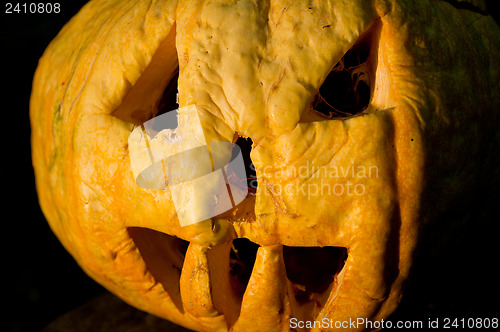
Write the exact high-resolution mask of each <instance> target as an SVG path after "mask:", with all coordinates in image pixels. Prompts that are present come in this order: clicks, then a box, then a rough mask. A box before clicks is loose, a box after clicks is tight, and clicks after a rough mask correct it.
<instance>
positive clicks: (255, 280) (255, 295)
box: [233, 245, 290, 331]
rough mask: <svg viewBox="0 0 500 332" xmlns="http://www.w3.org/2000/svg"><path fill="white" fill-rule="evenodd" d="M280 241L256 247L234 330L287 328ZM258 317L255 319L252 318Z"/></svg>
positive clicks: (281, 329)
mask: <svg viewBox="0 0 500 332" xmlns="http://www.w3.org/2000/svg"><path fill="white" fill-rule="evenodd" d="M283 280H286V272H285V265H284V263H283V250H282V246H281V245H275V246H268V247H260V248H259V250H258V251H257V257H256V259H255V265H254V268H253V271H252V275H251V277H250V280H249V282H248V286H247V289H246V291H245V294H244V295H243V301H242V304H241V312H240V316H239V319H238V321H237V322H236V324H235V326H234V328H233V330H234V331H271V330H269V327H271V326H272V327H274V329H273V330H272V331H285V330H286V331H288V330H289V322H288V320H289V319H290V302H289V299H288V293H287V288H286V283H284V282H282V281H283ZM257 317H258V319H256V318H257Z"/></svg>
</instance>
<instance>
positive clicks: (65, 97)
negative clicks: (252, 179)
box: [30, 0, 500, 331]
mask: <svg viewBox="0 0 500 332" xmlns="http://www.w3.org/2000/svg"><path fill="white" fill-rule="evenodd" d="M475 6H478V8H483V7H482V5H481V4H480V3H478V2H476V3H475ZM368 29H374V31H376V33H374V34H373V38H374V40H375V44H376V45H377V53H376V56H377V63H378V67H377V68H378V69H377V74H376V77H375V82H374V85H373V86H374V91H373V94H372V99H371V102H370V106H369V108H368V110H367V111H366V112H365V114H363V115H362V116H356V117H352V118H348V119H331V120H323V121H303V119H305V118H307V116H306V115H307V113H308V112H311V100H312V99H313V97H314V95H315V94H316V92H317V91H318V89H319V87H320V86H321V84H322V82H323V81H324V80H325V78H326V76H327V75H328V73H329V71H330V70H331V69H332V68H333V66H334V65H335V64H336V63H337V62H338V61H339V59H340V58H341V57H342V56H343V54H344V53H345V52H346V51H347V50H349V48H350V47H351V46H352V45H353V44H354V43H355V42H356V40H357V39H358V37H359V36H360V35H361V34H362V33H363V32H364V31H366V30H368ZM499 38H500V29H499V28H498V26H497V24H496V23H495V21H494V20H493V19H492V18H491V17H489V16H487V15H484V13H478V12H475V11H473V10H469V9H457V8H455V7H453V6H452V5H451V4H450V3H448V2H445V1H425V0H420V1H409V0H385V1H384V0H380V1H361V0H357V1H349V2H342V1H333V0H332V1H312V2H304V1H293V2H287V1H273V2H271V3H269V2H263V3H262V2H253V1H241V2H238V3H230V2H228V1H216V2H210V3H209V2H207V1H171V0H169V1H157V2H153V3H151V2H150V1H144V0H140V1H116V0H114V1H109V0H106V1H104V0H93V1H90V2H89V3H88V4H87V5H86V6H85V7H84V8H83V9H82V10H81V11H80V12H79V13H78V14H77V15H76V16H75V17H74V18H73V19H72V20H71V21H70V22H69V23H68V24H67V25H66V26H65V27H64V28H63V30H62V31H61V32H60V33H59V35H58V36H57V37H56V38H55V39H54V41H53V42H52V43H51V44H50V45H49V47H48V48H47V50H46V52H45V54H44V55H43V57H42V58H41V60H40V63H39V66H38V69H37V71H36V74H35V78H34V83H33V92H32V97H31V105H30V107H31V111H30V115H31V125H32V152H33V165H34V169H35V175H36V185H37V191H38V195H39V200H40V204H41V207H42V209H43V212H44V214H45V216H46V217H47V220H48V222H49V224H50V226H51V228H52V230H53V231H54V233H55V234H56V235H57V237H58V238H59V239H60V241H61V242H62V243H63V245H64V246H65V248H66V249H67V250H68V251H69V252H70V253H71V254H72V255H73V257H74V258H75V259H76V261H77V262H78V263H79V264H80V265H81V267H82V268H83V269H84V270H85V272H86V273H88V275H89V276H91V277H92V278H94V279H95V280H96V281H98V282H99V283H101V284H102V285H103V286H105V287H106V288H107V289H109V290H110V291H111V292H113V293H115V294H116V295H118V296H119V297H121V298H122V299H124V300H125V301H126V302H128V303H130V304H131V305H133V306H136V307H137V308H139V309H141V310H145V311H148V312H151V313H153V314H155V315H158V316H160V317H164V318H166V319H169V320H172V321H173V322H176V323H178V324H181V325H183V326H186V327H187V328H190V329H194V330H207V331H215V330H227V329H228V326H229V328H232V329H234V330H236V331H247V330H256V331H257V330H258V331H274V330H288V327H289V319H290V317H310V318H311V319H318V320H320V319H322V318H328V319H332V320H334V321H344V320H348V319H349V318H357V317H367V318H371V319H374V320H376V319H383V318H384V319H385V318H387V317H388V315H389V314H390V313H391V312H393V310H394V309H395V308H396V306H397V305H398V303H399V301H400V298H401V296H402V286H403V283H404V281H405V280H406V279H407V277H408V275H409V272H410V268H411V266H412V257H413V255H414V253H415V250H416V249H417V248H418V239H419V234H420V232H421V230H422V229H423V226H424V225H426V224H429V223H435V222H439V220H436V217H437V216H438V215H439V214H440V213H442V212H443V211H445V210H447V209H452V208H453V204H454V203H456V200H455V197H457V195H462V196H464V195H465V196H467V195H469V194H470V195H472V194H474V193H473V189H474V188H476V186H477V185H478V183H479V184H480V183H481V179H482V178H481V174H485V173H487V174H490V178H489V179H488V181H497V180H498V174H494V168H493V165H491V164H490V163H489V160H488V155H487V154H486V153H485V151H493V149H494V148H497V147H498V135H497V134H496V132H495V129H496V128H498V123H499V112H498V110H499V109H500V89H499V82H500V71H499V70H498V68H500V58H499V53H498V50H499V49H500V39H499ZM157 51H158V52H160V53H161V54H163V58H162V59H163V60H161V59H160V60H159V62H158V63H159V64H160V65H159V67H158V68H157V70H151V71H150V72H151V73H150V74H148V75H149V76H147V78H144V77H143V78H142V79H144V80H147V81H149V82H152V83H151V84H150V86H149V89H145V90H144V92H143V94H142V95H141V94H139V97H140V98H139V97H134V96H130V94H129V92H130V91H131V90H132V89H133V86H134V85H135V84H136V83H137V82H138V81H139V79H140V78H141V75H143V74H144V73H145V71H146V69H147V67H148V65H149V64H150V62H151V61H152V59H153V57H154V56H155V54H157V55H158V54H159V53H157ZM177 65H178V67H179V80H178V92H179V95H178V102H179V106H180V107H183V106H188V105H196V106H197V107H198V108H199V109H200V110H201V111H200V114H199V115H200V118H201V122H202V126H203V129H204V132H205V136H206V138H207V141H229V142H230V141H233V139H234V137H235V133H238V135H239V136H242V137H250V138H251V139H252V140H253V142H254V143H253V150H252V153H251V157H252V160H253V162H254V165H255V167H256V172H257V177H258V180H259V186H258V189H257V193H256V196H255V198H253V197H249V198H247V199H246V200H245V201H244V202H243V203H242V204H241V206H240V207H239V209H238V210H237V211H234V213H230V214H228V215H226V216H221V217H218V218H214V220H213V221H204V222H200V223H197V224H194V225H190V226H186V227H181V226H180V225H179V222H178V219H177V218H176V214H175V209H174V207H173V204H172V202H171V199H170V195H169V192H168V191H162V190H149V189H143V188H140V187H139V186H137V185H136V183H135V182H134V178H133V175H132V170H131V166H130V160H129V156H128V146H127V139H128V137H129V134H130V132H131V131H132V130H133V128H134V123H133V122H134V121H133V119H131V120H130V121H126V116H125V117H119V116H115V115H116V114H112V113H114V112H115V111H116V110H117V109H120V107H124V106H123V105H122V104H123V103H124V100H125V99H126V98H127V95H128V94H129V99H130V100H132V101H130V103H129V105H132V106H127V107H129V108H130V107H131V108H133V107H135V106H134V105H136V104H134V103H140V102H143V103H146V104H147V103H148V101H147V100H153V102H152V103H153V104H154V101H155V100H157V99H158V96H159V94H161V92H162V90H163V88H164V87H165V85H166V83H168V82H167V81H166V80H168V78H169V77H168V76H169V75H170V74H171V73H172V71H173V69H174V67H176V66H177ZM162 66H163V67H162ZM134 98H135V99H134ZM142 106H144V107H143V109H144V110H145V111H144V112H146V113H147V112H150V113H151V114H153V113H154V111H150V110H149V109H148V107H149V106H151V105H142ZM151 114H150V116H151ZM495 135H497V136H495ZM495 144H496V145H495ZM311 164H313V165H317V166H325V167H330V168H333V167H337V168H339V169H342V168H343V169H349V167H357V166H363V167H370V166H375V167H376V169H377V176H376V177H371V178H370V177H361V178H359V177H352V178H349V180H350V181H351V183H352V185H353V186H354V185H356V184H362V185H363V187H364V188H365V190H366V191H365V193H364V194H363V195H340V196H338V195H337V196H336V195H319V194H316V195H311V194H310V193H309V194H306V193H304V192H302V191H300V190H292V191H291V192H283V193H281V195H274V194H273V191H272V190H273V189H272V188H273V187H276V186H279V185H285V184H286V183H297V181H298V183H300V184H301V185H311V184H316V185H318V186H321V185H322V183H326V184H327V185H330V186H334V185H335V184H336V183H337V182H338V181H341V180H342V181H344V180H345V179H338V178H332V177H315V176H312V174H309V176H307V177H306V178H304V177H299V176H298V175H297V174H295V175H294V174H287V175H286V176H285V175H283V174H278V173H277V172H274V171H273V170H275V169H279V168H280V167H281V168H282V167H295V168H298V167H300V166H304V165H311ZM322 181H323V182H322ZM464 193H465V194H464ZM128 227H145V228H149V229H152V230H156V231H159V232H162V233H165V234H170V235H175V236H177V237H179V238H182V239H184V240H187V241H189V242H190V244H189V248H188V249H187V252H186V256H185V259H184V262H183V268H182V271H177V270H174V268H173V267H172V268H171V267H169V266H166V267H165V266H164V267H162V268H163V269H164V270H161V271H160V272H161V274H163V275H169V278H170V277H172V276H174V277H176V278H178V280H179V281H178V282H179V289H174V290H169V289H168V287H167V286H165V285H166V284H168V283H169V281H168V280H167V281H166V282H162V280H157V278H155V276H153V273H152V272H151V271H152V269H151V267H152V266H153V269H154V266H156V267H157V268H159V266H160V265H161V262H160V261H158V262H157V265H155V259H156V258H155V257H158V260H159V259H160V257H161V256H162V255H164V253H165V251H161V250H158V247H154V248H153V246H152V247H151V248H152V249H151V250H152V252H153V255H152V257H153V258H152V261H150V262H148V266H146V262H145V260H144V259H143V257H142V254H141V252H139V250H138V249H137V247H136V243H135V242H134V240H133V239H132V238H131V236H130V232H129V231H128V230H127V228H128ZM239 237H245V238H248V239H250V240H251V241H253V242H255V243H257V244H259V245H260V248H259V249H258V252H257V258H256V262H255V266H254V270H253V273H252V276H251V278H250V281H249V284H248V286H247V289H246V292H245V294H244V296H243V300H242V301H240V300H238V299H237V298H236V296H235V295H234V294H232V290H231V288H230V287H229V286H228V280H227V279H228V278H227V275H228V269H229V263H228V259H229V251H230V247H231V240H233V239H235V238H239ZM143 240H144V242H148V241H150V242H151V243H154V241H156V239H155V238H154V237H152V238H148V239H143ZM282 245H287V246H342V247H346V248H348V259H347V261H346V263H345V267H344V269H343V271H342V272H341V273H340V274H339V276H337V283H338V285H337V286H336V287H337V291H338V293H335V292H332V294H331V295H330V296H329V298H328V300H327V301H326V303H325V304H324V306H323V307H322V308H319V309H318V312H316V313H315V314H314V315H313V316H307V314H306V313H302V312H301V310H302V309H301V308H300V306H299V305H298V304H297V303H296V302H294V300H293V296H292V295H291V294H290V288H289V287H287V282H286V275H285V271H284V265H283V256H282V255H283V254H282ZM160 249H162V248H160ZM163 249H164V250H166V251H168V250H169V248H167V247H165V248H163ZM155 250H158V251H157V252H156V251H155ZM181 264H182V262H181ZM333 293H335V294H333ZM240 302H241V304H240ZM301 315H302V316H301ZM304 315H305V316H304Z"/></svg>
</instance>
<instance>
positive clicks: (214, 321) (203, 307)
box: [180, 242, 239, 331]
mask: <svg viewBox="0 0 500 332" xmlns="http://www.w3.org/2000/svg"><path fill="white" fill-rule="evenodd" d="M230 250H231V242H228V243H224V244H221V245H217V246H214V247H212V248H210V247H207V246H203V245H200V244H195V243H191V244H190V245H189V247H188V250H187V252H186V258H185V260H184V266H183V268H182V274H181V280H180V288H181V296H182V304H183V306H184V310H185V311H186V314H187V315H189V316H191V318H192V319H193V320H195V321H196V322H197V323H198V324H199V326H200V328H201V329H203V330H207V331H227V329H228V327H227V326H228V325H232V324H233V323H234V320H235V319H236V317H237V315H238V309H239V305H238V301H237V300H236V297H235V296H234V294H233V293H234V292H233V290H232V288H231V284H230V281H229V252H230Z"/></svg>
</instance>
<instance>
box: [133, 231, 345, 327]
mask: <svg viewBox="0 0 500 332" xmlns="http://www.w3.org/2000/svg"><path fill="white" fill-rule="evenodd" d="M128 233H129V235H130V237H131V238H132V240H133V241H134V244H135V246H136V247H137V249H138V250H139V252H140V253H141V255H142V258H143V259H144V261H145V262H146V266H147V269H148V271H149V272H150V273H151V274H152V276H153V277H154V278H155V280H156V281H157V282H158V283H160V284H162V285H163V287H164V289H165V291H166V292H167V293H168V294H169V296H170V298H171V299H172V301H173V302H174V303H175V305H176V306H177V308H178V309H179V310H180V311H181V312H182V311H183V304H182V290H181V287H180V279H181V275H182V273H191V271H186V272H184V271H185V269H184V261H185V258H186V254H187V249H188V246H189V245H190V244H189V242H187V241H184V240H182V239H180V238H178V237H175V236H171V235H167V234H164V233H161V232H158V231H155V230H151V229H148V228H141V227H129V228H128ZM259 247H260V246H259V245H258V244H256V243H254V242H252V241H250V240H248V239H245V238H238V239H234V240H233V241H232V245H231V250H230V252H229V253H228V255H229V260H227V257H220V260H221V261H228V262H229V266H228V267H227V269H221V270H220V271H213V273H214V274H218V273H229V276H228V278H227V276H226V277H221V276H216V275H213V276H211V279H212V280H229V282H230V287H228V288H229V289H231V290H232V292H233V294H231V295H232V296H234V297H235V298H236V299H238V300H239V305H240V306H241V304H242V301H243V297H244V295H245V291H246V289H247V285H248V282H249V279H250V278H251V275H252V273H254V271H253V270H254V269H253V268H254V263H255V260H256V255H257V251H258V249H259ZM221 253H222V251H221ZM226 253H227V252H226ZM282 257H283V261H282V264H284V269H285V271H286V277H285V278H284V279H283V280H278V281H277V282H279V283H286V284H287V289H288V296H289V298H290V302H291V304H292V314H294V313H293V309H294V308H295V309H296V316H299V317H300V318H301V319H314V318H315V317H316V316H317V314H318V313H319V312H320V311H321V309H322V308H323V307H324V306H325V304H326V302H327V300H328V299H329V298H331V297H332V296H334V295H335V294H336V293H337V292H338V287H339V285H340V283H341V282H340V280H339V276H340V274H341V271H342V270H343V269H344V266H345V263H346V260H347V257H348V251H347V248H344V247H332V246H326V247H292V246H282ZM226 295H227V294H226ZM235 309H236V311H239V308H235Z"/></svg>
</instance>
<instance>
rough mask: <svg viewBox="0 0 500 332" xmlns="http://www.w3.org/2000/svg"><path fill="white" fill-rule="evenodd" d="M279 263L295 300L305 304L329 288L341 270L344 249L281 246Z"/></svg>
mask: <svg viewBox="0 0 500 332" xmlns="http://www.w3.org/2000/svg"><path fill="white" fill-rule="evenodd" d="M283 259H284V261H285V268H286V275H287V278H288V280H289V281H290V282H291V283H292V284H293V286H294V287H293V289H294V292H295V299H296V300H297V302H299V303H305V302H308V301H310V300H311V298H312V295H313V294H314V293H316V294H321V293H324V292H325V291H326V290H327V289H328V288H329V287H330V285H331V284H332V283H333V281H334V279H335V276H336V275H337V274H338V273H339V272H340V271H341V270H342V268H343V267H344V264H345V261H346V260H347V248H344V247H289V246H283Z"/></svg>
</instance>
